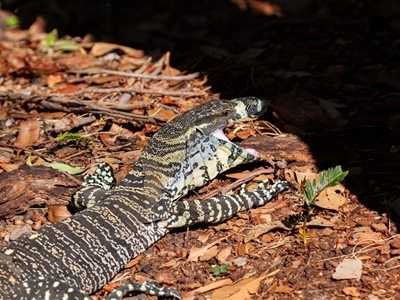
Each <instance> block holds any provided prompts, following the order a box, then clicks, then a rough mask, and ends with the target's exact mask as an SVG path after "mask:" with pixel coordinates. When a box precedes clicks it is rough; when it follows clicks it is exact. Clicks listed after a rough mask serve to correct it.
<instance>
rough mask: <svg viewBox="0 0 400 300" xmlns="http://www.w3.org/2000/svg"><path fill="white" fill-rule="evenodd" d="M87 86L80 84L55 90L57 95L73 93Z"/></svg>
mask: <svg viewBox="0 0 400 300" xmlns="http://www.w3.org/2000/svg"><path fill="white" fill-rule="evenodd" d="M88 86H89V84H87V83H80V84H70V85H67V86H65V87H62V88H59V89H57V92H58V93H74V92H77V91H79V90H80V89H85V88H87V87H88Z"/></svg>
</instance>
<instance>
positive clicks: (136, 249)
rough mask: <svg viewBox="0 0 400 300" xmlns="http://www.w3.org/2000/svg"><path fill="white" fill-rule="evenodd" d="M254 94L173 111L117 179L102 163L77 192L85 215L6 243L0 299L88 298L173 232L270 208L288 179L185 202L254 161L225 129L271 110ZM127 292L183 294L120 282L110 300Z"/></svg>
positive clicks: (1, 260) (0, 263)
mask: <svg viewBox="0 0 400 300" xmlns="http://www.w3.org/2000/svg"><path fill="white" fill-rule="evenodd" d="M266 107H267V102H266V101H265V100H262V99H258V98H255V97H247V98H237V99H234V100H212V101H210V102H208V103H206V104H204V105H201V106H198V107H196V108H194V109H192V110H189V111H188V112H186V113H185V114H182V115H180V116H178V117H176V118H175V119H174V120H172V121H171V122H169V123H168V124H167V125H165V126H164V127H163V128H161V129H160V130H159V131H158V132H157V133H156V134H155V135H154V136H153V137H152V138H151V139H150V141H149V142H148V143H147V145H146V147H145V149H144V150H143V153H142V155H141V157H140V158H139V160H138V162H137V163H136V165H135V166H134V167H133V169H132V170H131V171H130V172H129V174H128V175H127V177H126V178H124V179H123V180H122V181H121V182H120V183H119V184H117V185H115V187H114V188H113V189H109V188H110V187H111V185H112V184H113V177H112V175H110V167H109V166H108V165H106V164H101V165H100V166H99V168H98V169H97V171H96V172H95V174H94V175H93V176H91V177H86V178H85V180H84V183H83V186H82V187H81V188H80V189H79V190H78V191H77V192H76V193H75V194H74V195H73V202H75V204H76V205H77V206H84V207H87V208H86V209H84V210H82V211H81V212H79V213H77V214H75V215H73V216H71V217H70V218H67V219H65V220H62V221H60V222H57V223H54V224H52V225H50V226H46V227H43V228H41V229H40V230H38V231H36V232H32V233H30V234H28V235H26V236H24V237H22V238H20V239H18V240H16V241H13V242H11V243H9V244H8V245H6V246H5V247H3V248H2V249H0V300H9V299H19V300H24V299H25V300H28V299H30V300H33V299H36V300H39V299H54V300H71V299H77V300H83V299H85V300H86V299H87V300H90V297H89V296H88V294H90V293H93V292H95V291H97V290H98V289H100V288H101V287H102V286H104V285H105V284H106V283H107V282H108V281H109V280H110V279H112V278H113V277H114V276H115V275H116V274H117V273H118V272H119V271H120V270H121V269H122V268H123V267H124V266H125V265H126V264H127V262H128V261H129V260H130V259H132V258H133V257H135V256H137V255H139V254H140V253H142V252H144V251H145V250H146V248H148V247H149V246H150V245H152V244H153V243H155V242H156V241H158V240H159V239H160V238H162V237H163V236H164V235H165V234H166V233H167V232H168V231H169V229H171V228H176V227H183V226H189V225H192V224H195V223H199V222H205V223H215V222H221V221H223V220H226V219H228V218H230V217H231V216H233V215H234V214H236V213H237V212H239V211H242V210H246V209H250V208H251V207H254V206H259V205H264V204H265V203H267V202H268V201H269V200H271V199H272V198H274V197H275V196H276V195H277V194H278V193H280V192H282V191H283V190H286V189H287V188H289V183H287V182H285V181H277V182H275V183H274V184H273V185H272V186H271V187H270V188H268V189H267V188H266V186H267V184H266V183H262V184H260V185H259V186H258V188H256V189H255V190H254V191H252V192H248V191H246V190H245V189H242V191H241V192H240V193H239V194H238V195H225V196H219V197H213V198H210V199H207V200H204V201H184V200H179V199H180V198H181V197H182V196H184V195H186V194H187V193H188V191H190V190H192V189H194V188H195V187H199V186H202V185H204V184H205V183H206V182H208V181H209V180H211V179H213V178H214V177H215V176H217V175H218V174H220V173H222V172H224V171H225V170H228V169H230V168H232V167H234V166H236V165H238V164H241V163H248V162H252V161H256V160H258V159H259V158H258V156H257V153H256V151H254V150H252V149H242V148H240V147H238V146H237V145H235V144H233V143H232V142H230V141H229V140H228V139H227V138H226V137H225V135H224V134H223V132H222V128H223V127H224V126H226V125H227V124H229V123H231V122H233V121H236V120H239V119H242V118H244V117H248V116H254V117H256V116H259V115H261V114H262V113H264V112H265V110H266ZM130 291H140V292H146V293H148V294H152V295H158V296H167V297H175V298H178V299H180V295H179V293H178V292H177V291H175V290H172V289H167V288H163V287H161V286H160V285H158V284H157V283H154V282H145V283H143V284H138V283H130V284H125V285H122V286H121V287H119V288H117V289H116V290H114V291H113V292H112V293H110V294H109V295H108V296H107V298H106V299H107V300H112V299H122V297H123V296H124V295H125V294H126V293H127V292H130Z"/></svg>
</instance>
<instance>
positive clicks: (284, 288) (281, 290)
mask: <svg viewBox="0 0 400 300" xmlns="http://www.w3.org/2000/svg"><path fill="white" fill-rule="evenodd" d="M275 292H277V293H285V294H290V293H291V292H293V288H291V287H290V286H287V285H280V286H277V287H276V289H275Z"/></svg>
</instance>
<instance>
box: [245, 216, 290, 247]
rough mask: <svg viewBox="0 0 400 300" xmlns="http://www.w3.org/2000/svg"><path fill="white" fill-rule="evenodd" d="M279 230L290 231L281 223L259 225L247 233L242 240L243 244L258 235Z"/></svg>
mask: <svg viewBox="0 0 400 300" xmlns="http://www.w3.org/2000/svg"><path fill="white" fill-rule="evenodd" d="M275 228H281V229H285V230H291V229H290V228H288V227H286V226H285V225H284V224H283V223H282V222H281V221H275V222H272V223H270V224H260V225H257V226H254V227H253V228H252V229H251V230H250V231H249V232H247V234H246V237H245V238H244V242H245V243H246V242H248V241H251V240H254V239H256V238H258V237H259V236H260V235H262V234H264V233H267V232H268V231H270V230H272V229H275Z"/></svg>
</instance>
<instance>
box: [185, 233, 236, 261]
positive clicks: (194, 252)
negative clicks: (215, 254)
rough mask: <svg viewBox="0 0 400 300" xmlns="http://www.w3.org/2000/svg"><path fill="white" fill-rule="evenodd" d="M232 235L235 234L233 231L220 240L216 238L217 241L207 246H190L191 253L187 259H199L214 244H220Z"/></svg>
mask: <svg viewBox="0 0 400 300" xmlns="http://www.w3.org/2000/svg"><path fill="white" fill-rule="evenodd" d="M231 235H233V233H231V234H228V235H227V236H226V237H223V238H221V239H219V240H216V241H215V242H213V243H211V244H208V245H207V246H204V247H202V248H197V247H192V248H190V253H189V257H188V259H187V260H186V261H188V262H189V261H197V259H198V258H199V257H200V256H201V255H203V254H204V253H206V251H207V250H208V249H209V248H211V247H213V246H214V245H217V244H219V243H220V242H222V241H223V240H226V239H227V238H229V237H230V236H231Z"/></svg>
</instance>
